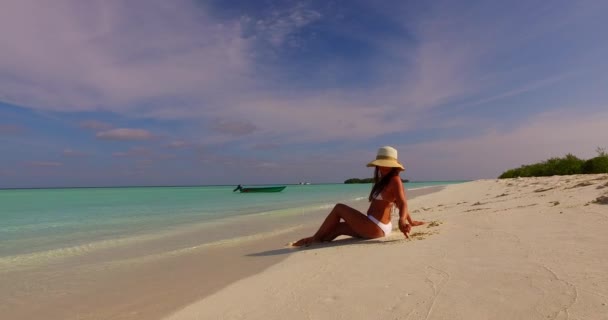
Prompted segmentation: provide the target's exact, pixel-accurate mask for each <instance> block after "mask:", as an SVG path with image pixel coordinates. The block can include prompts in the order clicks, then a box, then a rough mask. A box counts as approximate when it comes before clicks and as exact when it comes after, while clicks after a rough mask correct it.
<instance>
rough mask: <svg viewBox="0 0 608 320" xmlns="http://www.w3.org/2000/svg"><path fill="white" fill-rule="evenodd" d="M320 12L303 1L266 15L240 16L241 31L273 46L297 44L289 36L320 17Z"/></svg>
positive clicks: (294, 38) (296, 41)
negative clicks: (256, 16)
mask: <svg viewBox="0 0 608 320" xmlns="http://www.w3.org/2000/svg"><path fill="white" fill-rule="evenodd" d="M321 16H322V15H321V13H320V12H318V11H315V10H312V9H310V8H308V7H307V6H306V5H304V4H303V3H298V4H296V5H295V6H293V7H290V8H287V9H283V10H276V9H275V10H272V11H271V12H270V14H269V15H268V16H267V17H264V18H261V19H260V18H254V17H250V16H247V15H245V16H242V17H241V21H240V22H241V25H242V27H243V33H244V35H245V36H246V37H252V36H255V37H256V38H257V39H260V40H262V41H267V42H269V43H270V44H271V45H272V46H273V47H280V46H282V45H284V44H285V43H287V44H288V45H290V46H297V45H298V40H297V38H296V37H290V36H291V35H292V34H293V33H294V32H295V31H297V30H298V29H300V28H302V27H305V26H306V25H309V24H311V23H314V22H315V21H317V20H319V19H320V18H321Z"/></svg>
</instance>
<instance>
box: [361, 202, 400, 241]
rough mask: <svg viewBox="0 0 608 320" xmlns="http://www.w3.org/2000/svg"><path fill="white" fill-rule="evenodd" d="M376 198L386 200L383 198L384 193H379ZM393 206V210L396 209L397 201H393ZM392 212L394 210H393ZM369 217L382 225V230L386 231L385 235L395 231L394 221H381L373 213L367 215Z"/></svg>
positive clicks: (378, 224) (379, 225)
mask: <svg viewBox="0 0 608 320" xmlns="http://www.w3.org/2000/svg"><path fill="white" fill-rule="evenodd" d="M374 199H375V200H384V199H382V194H380V193H379V194H378V195H377V196H376V197H374ZM392 205H393V207H392V209H391V210H393V211H394V210H395V203H394V202H393V203H392ZM391 213H392V212H391ZM367 218H368V219H369V220H370V221H371V222H373V223H375V224H376V225H377V226H378V227H380V229H382V231H383V232H384V236H385V237H388V235H389V234H391V232H392V231H393V223H392V222H389V223H382V222H380V221H379V220H378V219H376V218H375V217H374V216H372V215H369V214H368V215H367Z"/></svg>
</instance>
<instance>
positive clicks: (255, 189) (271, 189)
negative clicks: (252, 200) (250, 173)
mask: <svg viewBox="0 0 608 320" xmlns="http://www.w3.org/2000/svg"><path fill="white" fill-rule="evenodd" d="M285 187H287V186H272V187H270V186H268V187H243V186H241V185H240V184H239V185H238V186H237V187H236V189H234V190H232V192H235V191H237V190H238V191H240V192H241V193H257V192H281V191H283V189H285Z"/></svg>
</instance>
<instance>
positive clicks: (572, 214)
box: [167, 174, 608, 320]
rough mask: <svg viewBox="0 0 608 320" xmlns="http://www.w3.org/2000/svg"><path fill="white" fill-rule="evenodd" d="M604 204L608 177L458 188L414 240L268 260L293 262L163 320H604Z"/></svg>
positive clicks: (607, 289)
mask: <svg viewBox="0 0 608 320" xmlns="http://www.w3.org/2000/svg"><path fill="white" fill-rule="evenodd" d="M607 199H608V175H606V174H604V175H578V176H554V177H546V178H518V179H506V180H479V181H474V182H469V183H464V184H459V185H451V186H448V187H446V188H445V189H444V190H442V191H440V192H436V193H432V194H428V195H425V196H420V197H417V198H415V199H413V200H411V201H409V208H410V211H411V213H412V216H413V217H414V218H415V219H418V220H424V221H427V222H428V223H427V224H426V225H424V226H421V227H416V228H414V229H413V232H412V234H411V239H410V240H406V239H404V237H403V235H402V234H400V233H399V232H398V230H395V232H393V234H392V235H391V236H390V237H387V238H383V239H379V240H368V241H358V240H351V239H346V238H344V239H338V240H337V241H335V242H333V243H331V244H325V245H318V246H313V247H310V248H306V249H292V248H286V249H285V250H282V251H281V250H278V251H276V250H275V251H269V252H266V253H264V252H262V253H260V254H261V255H263V254H268V255H273V254H276V255H288V258H287V259H285V260H283V261H281V262H280V263H278V264H276V265H273V266H271V267H270V268H268V269H266V270H265V271H263V272H261V273H258V274H256V275H253V276H251V277H248V278H245V279H242V280H240V281H237V282H235V283H233V284H231V285H229V286H227V287H225V288H224V289H222V290H220V291H218V292H216V293H215V294H212V295H210V296H207V297H205V298H204V299H202V300H200V301H198V302H195V303H193V304H191V305H190V306H188V307H186V308H184V309H182V310H180V311H178V312H176V313H174V314H173V315H171V316H169V317H167V319H172V320H174V319H608V271H607V270H608V232H607V230H608V204H607V203H608V200H607ZM362 205H366V204H362ZM359 209H362V210H365V208H359ZM318 223H319V224H320V223H321V221H318ZM294 240H295V239H294ZM193 285H196V284H193Z"/></svg>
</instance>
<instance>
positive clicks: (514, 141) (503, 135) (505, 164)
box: [396, 108, 608, 179]
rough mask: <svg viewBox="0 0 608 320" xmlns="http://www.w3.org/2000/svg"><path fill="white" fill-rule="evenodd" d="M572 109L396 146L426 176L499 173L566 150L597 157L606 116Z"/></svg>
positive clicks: (603, 141) (413, 169) (410, 165)
mask: <svg viewBox="0 0 608 320" xmlns="http://www.w3.org/2000/svg"><path fill="white" fill-rule="evenodd" d="M574 110H576V108H572V109H571V110H569V109H562V110H559V111H553V112H549V113H545V114H542V115H539V116H536V117H533V118H531V119H529V120H528V121H526V122H524V123H522V124H521V126H519V127H516V128H513V129H509V130H507V131H497V130H496V129H493V126H492V125H491V124H487V127H488V128H487V130H486V131H485V132H484V133H482V134H479V135H476V136H473V137H467V138H452V139H442V140H437V141H432V142H424V143H418V144H412V145H399V146H396V147H397V148H398V150H399V151H400V152H401V154H402V155H403V156H404V157H403V158H404V159H403V161H404V162H405V164H406V167H408V168H409V169H408V170H410V169H411V171H410V172H413V174H415V175H418V176H424V177H428V178H427V179H433V178H435V179H441V177H442V176H443V177H445V176H454V177H457V178H462V179H475V178H482V177H497V176H498V175H500V174H501V173H502V172H503V171H505V170H507V169H510V168H515V167H518V166H520V165H523V164H531V163H534V162H538V161H543V160H546V159H548V158H549V157H561V156H564V155H565V154H567V153H573V154H575V155H577V156H579V157H582V158H590V157H593V156H595V149H596V148H597V147H606V146H607V142H606V139H605V138H604V136H605V134H604V131H605V123H607V122H608V114H607V113H605V112H603V113H596V114H590V115H586V114H577V113H576V112H575V111H574ZM456 172H457V173H456Z"/></svg>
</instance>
